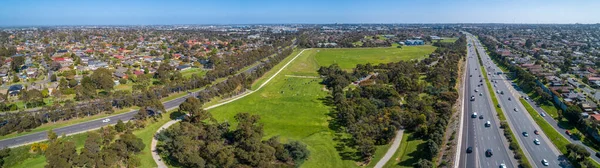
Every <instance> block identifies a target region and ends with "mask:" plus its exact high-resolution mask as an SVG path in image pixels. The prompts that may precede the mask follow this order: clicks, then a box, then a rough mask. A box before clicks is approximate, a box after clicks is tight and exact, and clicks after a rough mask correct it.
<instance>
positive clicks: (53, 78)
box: [50, 74, 56, 82]
mask: <svg viewBox="0 0 600 168" xmlns="http://www.w3.org/2000/svg"><path fill="white" fill-rule="evenodd" d="M50 82H56V74H52V75H50Z"/></svg>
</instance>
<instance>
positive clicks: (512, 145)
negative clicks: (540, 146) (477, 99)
mask: <svg viewBox="0 0 600 168" xmlns="http://www.w3.org/2000/svg"><path fill="white" fill-rule="evenodd" d="M475 53H477V59H479V63H480V67H479V68H480V70H481V72H482V74H483V78H484V79H483V80H485V83H486V86H487V88H488V91H489V93H490V97H491V98H492V102H493V103H494V109H496V113H497V115H498V119H500V128H502V129H503V130H504V136H505V137H506V139H507V140H508V142H509V149H510V150H512V151H513V153H514V158H515V159H517V161H518V162H519V164H520V166H521V167H524V168H527V167H532V166H531V163H529V160H528V159H527V157H526V156H525V154H524V152H523V150H522V148H521V146H520V145H519V143H518V142H517V139H516V135H515V134H514V133H513V132H512V130H511V129H510V126H509V124H508V122H507V121H506V116H504V112H503V111H502V109H501V108H500V107H499V106H498V105H499V103H498V99H497V98H496V94H495V93H494V89H493V88H492V84H491V83H490V81H489V79H488V77H487V74H486V73H485V71H484V67H483V63H482V60H481V57H480V56H479V52H477V49H476V50H475Z"/></svg>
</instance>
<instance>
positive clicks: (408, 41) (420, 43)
mask: <svg viewBox="0 0 600 168" xmlns="http://www.w3.org/2000/svg"><path fill="white" fill-rule="evenodd" d="M424 44H425V42H423V40H406V41H404V45H408V46H410V45H424Z"/></svg>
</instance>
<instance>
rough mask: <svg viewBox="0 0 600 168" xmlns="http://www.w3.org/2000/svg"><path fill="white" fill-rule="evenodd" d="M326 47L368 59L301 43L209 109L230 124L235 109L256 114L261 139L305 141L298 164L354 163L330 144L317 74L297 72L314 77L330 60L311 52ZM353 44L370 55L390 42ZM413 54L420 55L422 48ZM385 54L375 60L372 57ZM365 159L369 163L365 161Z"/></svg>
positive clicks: (345, 61)
mask: <svg viewBox="0 0 600 168" xmlns="http://www.w3.org/2000/svg"><path fill="white" fill-rule="evenodd" d="M426 48H427V47H426ZM428 48H433V47H428ZM329 50H331V51H332V52H330V53H333V54H335V53H338V54H342V53H343V54H354V55H355V56H356V57H359V58H360V59H359V60H364V61H369V60H368V58H370V57H363V56H360V54H361V53H363V52H358V53H356V52H351V50H354V49H341V50H340V49H307V50H305V51H304V52H303V53H302V54H301V55H300V56H299V57H298V58H296V60H294V61H293V62H292V63H291V64H290V65H288V67H287V68H286V69H284V70H283V71H281V73H280V74H279V75H278V76H277V77H275V78H273V80H271V82H270V83H269V84H267V85H265V87H263V88H262V89H261V90H258V91H256V92H255V93H253V94H251V95H248V96H246V97H244V98H241V99H239V100H237V101H236V102H233V103H230V104H226V105H223V106H220V107H218V108H214V109H211V110H209V112H211V113H212V114H213V116H214V117H215V118H216V119H217V120H219V121H229V122H231V123H232V125H233V126H235V125H236V123H234V119H233V117H234V115H235V114H237V113H239V112H248V113H252V114H259V115H260V116H261V120H260V122H261V123H262V124H264V130H265V137H264V138H265V139H267V138H270V137H272V136H279V137H280V140H281V141H282V142H287V141H290V140H299V141H302V142H303V143H305V144H307V146H308V149H309V150H310V151H311V156H310V158H309V159H308V160H307V161H306V162H305V163H304V164H303V167H356V166H357V164H356V163H355V161H353V160H350V159H347V158H346V159H343V158H342V157H341V156H340V155H339V152H338V151H337V150H336V145H337V141H335V140H334V138H335V137H336V134H335V132H334V131H332V130H330V129H329V127H328V124H329V123H328V120H329V117H328V116H327V114H328V113H329V111H330V110H332V109H331V107H330V106H326V105H324V103H323V101H324V99H325V98H326V96H328V92H326V91H323V86H322V85H321V84H319V82H320V81H321V80H320V79H313V78H306V77H301V76H310V77H318V74H317V72H316V71H317V70H318V68H319V67H320V66H327V65H329V64H332V63H333V61H334V59H333V58H328V59H325V60H326V61H324V62H323V61H318V60H319V58H316V57H319V56H320V54H322V53H323V52H329ZM355 50H360V51H369V52H370V54H372V55H375V54H376V53H385V52H386V51H390V48H371V49H366V50H365V49H355ZM377 50H382V51H377ZM431 51H433V49H432V50H431ZM298 52H299V51H295V52H293V53H292V55H291V56H290V57H287V58H286V59H285V60H283V61H282V63H280V64H278V65H276V66H275V67H274V68H273V70H272V71H269V72H267V73H266V74H265V75H264V76H263V78H262V79H259V80H257V82H255V83H254V85H253V87H252V88H254V89H256V88H258V86H259V85H260V84H262V83H263V82H264V81H265V80H266V79H267V77H270V76H271V75H273V74H274V73H275V72H276V71H277V70H278V69H279V68H281V67H282V66H283V65H284V64H285V63H286V62H287V61H289V60H291V59H292V58H293V57H294V56H295V55H296V54H297V53H298ZM340 52H341V53H340ZM390 52H391V51H390ZM356 54H358V55H356ZM419 54H421V55H424V54H425V53H419ZM427 54H428V53H427ZM399 56H400V57H401V56H406V57H410V58H417V57H418V56H417V57H411V56H408V55H406V54H398V53H396V57H399ZM321 57H323V55H321ZM333 57H335V56H333ZM386 57H387V59H385V60H387V61H391V60H396V61H397V60H403V59H404V60H405V59H410V58H406V57H402V58H392V57H393V55H387V56H386ZM337 59H338V61H336V62H338V63H340V64H343V65H345V66H346V68H351V67H352V66H354V65H356V64H358V63H364V62H357V59H343V58H341V57H340V58H337ZM327 60H329V61H327ZM342 60H343V61H342ZM385 60H378V61H379V62H378V63H381V62H382V61H385ZM385 146H387V145H383V146H378V147H377V148H378V151H377V152H376V156H379V157H381V156H382V155H383V153H385V151H387V149H386V148H387V147H385ZM373 160H379V158H374V159H373ZM370 165H374V164H373V163H371V164H370Z"/></svg>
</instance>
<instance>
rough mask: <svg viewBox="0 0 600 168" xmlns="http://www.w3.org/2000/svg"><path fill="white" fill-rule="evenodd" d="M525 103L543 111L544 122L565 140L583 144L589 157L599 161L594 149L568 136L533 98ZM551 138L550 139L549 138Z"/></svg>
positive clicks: (539, 112)
mask: <svg viewBox="0 0 600 168" xmlns="http://www.w3.org/2000/svg"><path fill="white" fill-rule="evenodd" d="M517 90H518V91H519V94H521V96H524V97H527V94H525V93H524V92H523V91H522V90H520V89H517ZM527 103H529V105H531V107H533V109H535V111H537V112H538V114H540V116H541V114H542V113H544V114H546V116H545V117H543V118H544V120H546V122H548V123H549V124H550V125H552V128H554V129H555V130H556V131H557V132H558V133H560V134H561V135H562V136H564V137H565V138H566V139H567V140H569V142H571V143H574V144H579V145H581V146H584V147H585V149H586V150H587V151H588V152H590V154H592V156H590V158H592V159H594V160H595V161H596V162H598V163H600V158H599V157H597V156H595V155H596V151H594V150H593V149H592V148H590V147H588V146H586V145H585V144H583V142H581V141H580V140H576V139H573V138H571V136H569V135H568V134H567V133H566V131H567V129H564V128H561V127H560V126H559V125H558V122H557V121H556V120H554V119H553V118H552V117H551V116H549V115H548V113H547V112H546V111H544V109H542V108H540V107H539V106H537V105H536V104H535V103H534V102H533V100H531V99H529V100H528V101H527ZM551 140H552V139H551Z"/></svg>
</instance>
